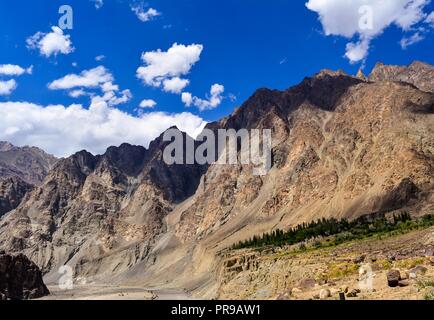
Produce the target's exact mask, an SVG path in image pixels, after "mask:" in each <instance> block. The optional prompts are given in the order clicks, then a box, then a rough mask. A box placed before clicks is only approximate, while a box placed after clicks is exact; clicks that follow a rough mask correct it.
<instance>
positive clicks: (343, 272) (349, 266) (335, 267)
mask: <svg viewBox="0 0 434 320" xmlns="http://www.w3.org/2000/svg"><path fill="white" fill-rule="evenodd" d="M358 272H359V266H358V265H357V264H355V263H353V262H340V263H332V264H330V265H329V266H328V271H327V278H328V279H340V278H345V277H347V276H349V275H354V274H357V273H358Z"/></svg>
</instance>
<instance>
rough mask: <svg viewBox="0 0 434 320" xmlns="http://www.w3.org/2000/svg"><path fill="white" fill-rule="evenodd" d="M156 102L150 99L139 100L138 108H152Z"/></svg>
mask: <svg viewBox="0 0 434 320" xmlns="http://www.w3.org/2000/svg"><path fill="white" fill-rule="evenodd" d="M156 105H157V103H156V102H155V101H154V100H152V99H145V100H142V102H140V108H151V109H152V108H154V107H155V106H156Z"/></svg>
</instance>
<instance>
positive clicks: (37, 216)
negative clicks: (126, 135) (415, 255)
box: [0, 62, 434, 298]
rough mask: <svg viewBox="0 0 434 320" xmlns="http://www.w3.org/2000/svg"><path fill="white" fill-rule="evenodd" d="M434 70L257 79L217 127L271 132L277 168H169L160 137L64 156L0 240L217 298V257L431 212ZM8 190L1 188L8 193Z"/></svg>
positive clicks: (10, 247) (124, 279) (2, 244)
mask: <svg viewBox="0 0 434 320" xmlns="http://www.w3.org/2000/svg"><path fill="white" fill-rule="evenodd" d="M433 79H434V68H433V67H432V66H429V65H426V64H422V63H419V62H417V63H413V64H412V65H410V66H408V67H391V66H385V65H377V66H376V67H375V69H374V70H373V72H372V74H371V75H370V76H369V77H367V78H365V77H361V76H360V75H359V76H358V77H353V76H350V75H347V74H345V73H344V72H342V71H338V72H334V71H330V70H324V71H321V72H319V73H318V74H316V75H314V76H312V77H309V78H306V79H304V80H303V81H302V82H301V83H300V84H299V85H296V86H294V87H292V88H289V89H287V90H285V91H277V90H268V89H260V90H258V91H257V92H255V93H254V94H253V96H252V97H250V98H249V99H248V100H247V101H246V102H245V103H244V104H243V105H242V106H241V107H240V108H238V109H237V110H235V111H234V113H233V114H232V115H230V116H228V117H227V118H224V119H222V120H221V121H219V122H215V123H212V124H209V125H208V127H209V128H212V129H217V128H234V129H241V128H247V129H253V128H258V129H272V142H273V154H272V157H273V167H272V169H271V171H270V172H269V174H268V175H265V176H254V175H253V173H252V170H251V169H252V168H251V166H248V165H217V164H213V165H210V166H209V167H201V166H197V165H186V166H183V165H174V166H168V165H166V164H165V163H164V162H163V161H162V152H163V150H164V147H165V145H166V144H165V143H164V142H163V141H162V138H161V137H160V138H158V139H157V140H156V141H154V142H153V143H151V145H150V147H149V149H145V148H142V147H136V146H130V145H127V144H125V145H122V146H120V147H112V148H109V149H108V150H107V152H106V153H105V154H104V155H101V156H94V155H91V154H89V153H88V152H86V151H82V152H79V153H77V154H75V155H73V156H72V157H69V158H67V159H62V160H60V161H59V162H58V163H57V164H56V165H55V166H54V168H53V169H52V170H51V171H50V172H49V173H48V175H47V176H46V178H45V179H44V181H43V182H42V184H41V185H40V186H38V187H36V188H35V189H34V190H33V191H31V192H30V193H29V194H28V196H27V197H26V198H25V200H24V201H23V203H21V205H20V206H19V207H18V208H17V209H16V210H14V211H12V212H10V213H9V214H8V215H6V216H5V217H3V219H2V220H1V221H0V249H5V250H7V251H8V252H24V253H25V254H26V255H28V256H29V258H31V259H32V260H33V261H35V262H36V263H37V264H38V265H39V266H40V267H41V268H42V270H43V272H45V273H47V274H48V275H47V279H48V280H55V278H56V277H57V268H58V267H59V266H61V265H64V264H67V265H70V266H71V267H73V269H74V273H75V276H76V277H86V278H88V279H93V280H99V281H104V280H105V279H108V278H109V279H110V281H111V282H112V283H115V282H118V283H134V284H137V283H140V284H143V285H148V286H151V285H153V286H159V287H164V286H169V287H178V288H186V289H188V290H193V291H194V293H195V294H196V295H198V296H200V297H208V298H211V297H215V296H216V295H217V293H218V290H219V286H220V284H219V282H218V274H219V270H220V267H221V259H222V258H221V255H220V253H221V252H222V251H224V250H226V249H227V248H228V247H230V246H231V245H232V244H234V243H236V242H238V241H240V240H245V239H248V238H249V237H251V236H253V235H255V234H259V233H262V232H268V231H270V230H273V229H275V228H280V229H287V228H288V227H290V226H293V225H296V224H299V223H302V222H309V221H312V220H314V219H318V218H321V217H336V218H341V217H346V218H350V219H351V218H356V217H358V216H361V215H365V214H371V213H376V212H400V211H403V210H405V211H407V212H409V213H410V214H412V215H414V216H420V215H424V214H428V213H433V209H434V198H433V183H434V178H433V177H434V175H433V165H434V161H433V160H434V158H433V152H434V132H433V130H434V127H433V124H434V114H433V110H434V93H433V90H432V88H433V86H434V82H433V81H434V80H433ZM0 190H1V189H0Z"/></svg>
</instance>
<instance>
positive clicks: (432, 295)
mask: <svg viewBox="0 0 434 320" xmlns="http://www.w3.org/2000/svg"><path fill="white" fill-rule="evenodd" d="M423 298H424V299H425V300H430V301H432V300H434V288H431V289H430V290H428V292H427V293H425V295H424V296H423Z"/></svg>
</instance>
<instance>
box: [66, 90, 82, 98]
mask: <svg viewBox="0 0 434 320" xmlns="http://www.w3.org/2000/svg"><path fill="white" fill-rule="evenodd" d="M68 95H69V96H70V97H71V98H79V97H82V96H85V95H87V93H86V91H84V90H83V89H77V90H72V91H70V92H69V93H68Z"/></svg>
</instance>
